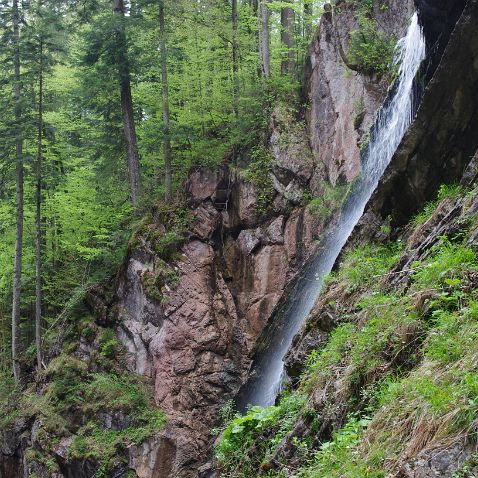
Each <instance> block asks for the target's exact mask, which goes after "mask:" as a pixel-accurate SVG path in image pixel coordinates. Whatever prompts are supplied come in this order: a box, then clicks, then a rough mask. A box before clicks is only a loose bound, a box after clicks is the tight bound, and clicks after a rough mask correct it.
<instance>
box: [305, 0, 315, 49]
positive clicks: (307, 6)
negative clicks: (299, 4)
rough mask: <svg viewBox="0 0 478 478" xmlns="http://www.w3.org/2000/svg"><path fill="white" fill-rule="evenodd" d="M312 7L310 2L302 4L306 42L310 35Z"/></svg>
mask: <svg viewBox="0 0 478 478" xmlns="http://www.w3.org/2000/svg"><path fill="white" fill-rule="evenodd" d="M313 13H314V12H313V5H312V1H311V0H306V1H305V2H304V37H305V39H306V40H310V37H311V35H312V16H313Z"/></svg>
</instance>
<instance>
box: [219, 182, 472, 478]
mask: <svg viewBox="0 0 478 478" xmlns="http://www.w3.org/2000/svg"><path fill="white" fill-rule="evenodd" d="M461 193H462V191H461V189H460V188H458V187H456V186H452V187H443V188H441V189H440V193H439V195H438V200H439V201H441V200H443V199H445V198H456V197H458V195H460V194H461ZM435 207H436V203H435V204H434V206H433V207H432V206H427V207H426V214H427V215H428V214H432V212H433V211H432V209H433V210H434V209H435ZM413 222H414V224H415V225H417V224H418V225H419V223H420V222H421V221H417V220H416V219H415V220H414V221H413ZM466 241H467V233H466V231H464V232H463V233H461V234H458V235H454V236H453V237H451V238H448V237H441V238H439V242H438V243H437V244H436V245H435V246H434V247H432V248H431V249H430V250H429V251H428V253H427V254H426V255H423V256H422V259H421V260H420V261H416V262H415V263H413V264H412V265H411V266H410V267H411V269H412V271H411V273H412V275H411V283H410V284H409V285H408V286H407V287H406V288H405V289H404V288H397V289H390V288H389V287H387V284H386V281H385V282H384V277H386V274H387V273H388V271H389V270H390V269H392V268H393V267H394V266H395V265H396V264H397V261H398V259H399V258H400V256H401V254H402V253H403V249H404V244H403V243H401V242H396V243H391V244H386V245H373V246H372V245H366V246H360V247H358V248H356V249H355V250H353V251H351V252H349V253H348V254H347V255H346V256H345V258H344V260H343V261H342V264H341V266H340V269H339V271H338V272H337V273H334V274H332V275H331V276H330V277H329V278H328V279H327V281H326V291H325V294H326V296H327V293H328V291H337V290H342V291H343V294H344V296H343V297H345V298H346V300H347V301H348V302H347V308H346V309H347V310H345V311H344V309H343V308H342V309H338V308H337V309H336V310H341V311H342V313H341V314H340V315H339V321H338V325H337V326H336V328H335V329H334V330H333V331H332V332H331V333H330V336H329V340H328V342H327V343H326V345H325V346H323V347H322V348H320V349H317V350H313V351H312V352H310V353H309V355H308V358H307V363H306V367H305V370H304V372H303V373H302V376H301V378H300V380H299V384H298V386H297V387H296V388H294V389H292V390H290V391H289V392H288V393H287V394H286V395H285V396H284V397H283V398H282V399H281V400H280V401H279V404H278V405H277V406H276V407H272V408H267V409H261V408H259V407H254V408H253V409H251V410H250V411H249V413H248V414H247V415H246V416H245V417H241V416H236V417H235V418H234V419H233V421H232V422H228V424H227V425H226V427H225V431H224V433H223V435H222V439H221V441H220V442H219V445H218V448H217V456H218V459H219V461H220V463H221V464H222V467H223V470H224V475H223V476H227V477H231V478H232V477H239V476H240V477H255V476H259V475H261V476H275V477H285V476H288V477H290V476H294V477H300V478H305V477H312V478H342V477H347V478H385V477H386V476H392V475H394V474H395V473H396V472H397V470H398V469H399V466H400V464H401V463H403V461H404V460H405V461H406V460H407V459H410V458H413V457H415V456H416V455H417V453H419V452H420V451H421V450H423V449H430V450H440V449H441V448H443V449H444V448H446V447H448V446H449V445H450V444H453V443H454V442H456V441H457V440H458V441H459V442H460V443H471V444H475V446H476V442H477V433H478V360H477V357H478V292H477V287H476V280H477V279H476V278H477V275H478V257H477V254H476V252H475V250H474V249H472V248H471V247H470V246H469V245H468V244H467V242H466ZM334 293H336V292H334ZM331 297H336V296H334V295H333V294H332V295H331ZM335 300H336V299H330V301H329V303H330V305H331V306H333V307H335V306H337V305H338V304H335V303H334V301H335ZM317 397H320V398H317ZM291 401H292V402H293V403H295V404H296V408H293V409H294V413H293V416H295V417H297V418H296V420H295V421H294V420H293V419H291V416H290V415H286V414H285V413H284V411H283V410H284V408H286V407H287V408H288V407H289V404H290V402H291ZM285 417H287V418H285ZM289 419H290V420H289ZM298 419H302V420H303V422H304V423H309V428H308V429H307V427H306V430H308V431H306V433H305V434H302V435H300V436H299V437H292V436H288V438H287V440H288V441H289V448H288V449H289V450H290V446H292V448H293V449H294V450H295V451H294V453H293V454H292V455H291V454H290V451H289V452H288V455H287V456H281V454H280V447H279V452H277V450H278V448H277V447H272V446H271V444H273V443H277V442H281V441H282V440H283V438H284V436H286V435H284V434H283V432H282V431H281V432H279V431H280V430H284V429H286V430H288V432H287V433H290V431H291V430H292V429H293V427H294V424H297V423H298V422H297V420H298ZM310 424H311V425H310ZM323 426H325V428H322V427H323ZM330 426H332V433H324V432H321V433H323V434H322V435H320V434H319V435H317V432H318V430H321V429H323V430H328V429H330ZM271 452H273V460H270V457H271ZM291 456H292V457H293V458H291ZM291 460H292V461H291ZM245 463H247V466H245V465H244V464H245ZM291 463H293V464H292V465H291ZM297 463H299V464H300V466H299V467H297ZM244 466H245V467H244ZM474 466H475V465H474V462H473V460H472V458H470V459H469V460H468V461H466V462H465V463H464V464H463V465H462V466H461V467H458V464H457V467H458V468H457V472H456V474H455V475H456V477H461V476H474V475H470V474H469V473H472V471H471V472H470V470H474V469H475V468H474ZM239 470H241V471H239ZM261 470H262V471H261Z"/></svg>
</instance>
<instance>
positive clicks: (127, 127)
mask: <svg viewBox="0 0 478 478" xmlns="http://www.w3.org/2000/svg"><path fill="white" fill-rule="evenodd" d="M113 8H114V13H115V14H117V15H118V16H119V17H120V20H119V22H118V27H117V29H116V41H117V65H118V70H119V80H120V87H121V109H122V112H123V129H124V137H125V140H126V147H127V154H128V169H129V183H130V190H131V201H132V202H133V204H135V205H136V204H137V203H138V199H139V195H140V190H141V185H140V173H139V170H140V165H139V153H138V141H137V137H136V127H135V123H134V114H133V98H132V96H131V75H130V70H129V62H128V52H127V45H126V33H125V29H124V3H123V0H114V1H113Z"/></svg>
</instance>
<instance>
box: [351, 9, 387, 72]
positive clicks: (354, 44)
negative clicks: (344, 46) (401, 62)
mask: <svg viewBox="0 0 478 478" xmlns="http://www.w3.org/2000/svg"><path fill="white" fill-rule="evenodd" d="M372 8H373V4H372V3H371V2H370V1H368V0H367V1H363V2H360V5H359V10H358V23H359V28H358V29H357V30H355V31H353V32H351V33H350V41H349V49H348V56H349V59H350V61H351V62H352V63H354V64H355V65H357V66H358V67H359V68H360V69H361V70H363V71H364V72H366V73H376V74H379V75H389V76H393V74H394V63H393V57H394V54H395V45H396V39H395V38H394V37H392V36H389V35H387V34H385V33H384V32H383V31H381V30H380V28H379V25H378V24H377V22H376V21H375V20H374V19H372V18H371V17H370V11H371V9H372Z"/></svg>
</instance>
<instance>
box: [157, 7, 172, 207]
mask: <svg viewBox="0 0 478 478" xmlns="http://www.w3.org/2000/svg"><path fill="white" fill-rule="evenodd" d="M159 33H160V43H161V45H160V48H161V81H162V85H163V92H162V96H163V137H164V139H163V151H164V176H165V177H164V183H165V198H166V201H169V200H170V199H171V178H172V166H171V159H172V154H171V134H170V129H169V85H168V57H167V50H166V32H165V28H164V0H159Z"/></svg>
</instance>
